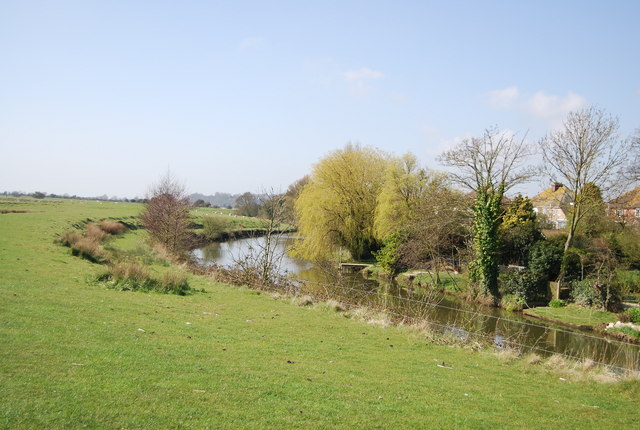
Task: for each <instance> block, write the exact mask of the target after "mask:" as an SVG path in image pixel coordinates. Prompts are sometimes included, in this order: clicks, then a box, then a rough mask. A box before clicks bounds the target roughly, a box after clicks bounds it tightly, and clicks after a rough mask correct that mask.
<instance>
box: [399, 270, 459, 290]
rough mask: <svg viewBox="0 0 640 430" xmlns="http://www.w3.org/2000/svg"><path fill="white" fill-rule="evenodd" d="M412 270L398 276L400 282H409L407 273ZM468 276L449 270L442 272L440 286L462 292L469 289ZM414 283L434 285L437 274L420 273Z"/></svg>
mask: <svg viewBox="0 0 640 430" xmlns="http://www.w3.org/2000/svg"><path fill="white" fill-rule="evenodd" d="M411 273H412V272H406V273H401V274H400V275H399V276H398V282H399V283H401V284H406V283H408V282H409V281H408V278H407V275H409V274H411ZM467 282H468V281H467V277H466V276H465V275H461V274H457V273H449V272H440V284H439V287H440V288H442V289H443V290H444V291H447V292H450V293H453V294H460V293H463V292H465V291H466V290H467ZM413 283H414V284H421V285H433V284H434V283H435V275H431V274H429V273H418V274H417V275H416V276H415V278H414V280H413Z"/></svg>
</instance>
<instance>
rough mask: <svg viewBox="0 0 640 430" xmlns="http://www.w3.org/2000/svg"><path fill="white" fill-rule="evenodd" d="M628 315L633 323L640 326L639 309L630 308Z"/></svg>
mask: <svg viewBox="0 0 640 430" xmlns="http://www.w3.org/2000/svg"><path fill="white" fill-rule="evenodd" d="M627 314H628V315H629V317H630V319H631V322H632V323H634V324H640V309H639V308H629V309H627Z"/></svg>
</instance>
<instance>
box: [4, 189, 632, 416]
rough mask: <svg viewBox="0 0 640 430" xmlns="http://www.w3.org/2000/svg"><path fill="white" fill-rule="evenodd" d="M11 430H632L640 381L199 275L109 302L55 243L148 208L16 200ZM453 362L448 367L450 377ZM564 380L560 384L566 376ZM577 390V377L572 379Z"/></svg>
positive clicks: (11, 246)
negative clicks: (430, 334) (535, 361)
mask: <svg viewBox="0 0 640 430" xmlns="http://www.w3.org/2000/svg"><path fill="white" fill-rule="evenodd" d="M0 209H13V210H16V209H19V210H27V211H29V212H28V213H8V214H0V428H12V429H15V428H18V429H20V428H25V429H27V428H29V429H32V428H47V429H51V428H92V429H93V428H98V429H99V428H105V429H120V428H127V429H137V428H153V429H158V428H196V429H200V428H215V429H220V428H393V429H398V428H507V427H508V428H625V427H626V428H632V427H634V426H635V425H637V422H638V420H639V419H640V412H639V409H638V407H637V399H638V398H639V397H640V383H638V382H635V381H624V382H616V383H605V384H603V383H596V382H591V381H587V380H581V379H580V378H577V377H575V376H574V375H572V374H570V373H569V372H568V373H567V374H566V375H565V374H563V373H558V372H557V371H551V370H549V369H547V368H546V367H544V366H542V365H538V366H533V365H527V364H526V363H525V362H524V361H523V360H515V361H503V360H499V359H498V358H496V356H495V355H494V354H491V353H488V352H472V351H470V350H466V349H461V348H456V347H449V346H441V345H435V344H430V343H427V342H426V341H425V340H424V339H422V338H421V337H419V336H418V335H417V334H411V333H410V332H408V331H407V330H403V329H400V328H386V329H385V328H380V327H375V326H370V325H367V324H365V323H360V322H356V321H353V320H349V319H346V318H344V317H343V316H341V315H340V314H338V313H330V312H327V311H323V310H320V309H319V308H317V307H304V308H303V307H297V306H293V305H291V304H290V303H288V302H287V301H284V300H274V299H273V298H271V297H270V296H268V295H264V294H259V293H257V292H255V291H250V290H246V289H242V288H236V287H230V286H226V285H221V284H216V283H213V282H210V281H208V280H206V279H203V278H197V277H194V278H192V279H191V281H190V282H191V284H192V286H194V287H197V288H204V289H205V290H206V293H197V294H194V295H190V296H186V297H181V296H174V295H162V294H156V293H131V292H123V291H115V290H109V289H106V288H104V287H102V286H100V285H95V284H92V283H91V282H88V280H90V279H91V278H92V277H93V276H95V274H96V273H98V272H99V271H100V269H101V268H100V267H99V266H98V265H95V264H91V263H88V262H86V261H84V260H81V259H79V258H76V257H72V256H71V255H70V253H69V250H68V249H67V248H63V247H61V246H58V245H55V244H54V243H53V239H54V235H55V234H56V233H61V232H63V231H65V230H66V229H68V228H69V226H70V225H72V224H73V223H74V222H76V221H78V220H80V219H85V218H88V217H89V218H93V219H100V218H107V217H125V216H132V215H135V214H136V213H137V212H138V211H139V209H140V208H139V206H137V205H135V204H122V203H119V204H116V203H103V204H98V203H95V202H76V201H64V202H61V203H58V202H53V201H47V200H45V201H41V202H24V203H15V202H3V201H0ZM442 362H445V363H446V368H443V367H438V364H441V363H442ZM561 378H562V379H561ZM563 379H564V380H563Z"/></svg>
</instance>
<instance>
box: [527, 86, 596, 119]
mask: <svg viewBox="0 0 640 430" xmlns="http://www.w3.org/2000/svg"><path fill="white" fill-rule="evenodd" d="M586 105H587V99H585V98H584V97H582V96H581V95H580V94H576V93H573V92H571V91H569V93H568V94H567V95H566V96H565V97H560V96H556V95H553V94H546V93H545V92H544V91H538V92H537V93H535V94H534V95H533V96H531V97H530V98H529V99H527V100H525V101H524V102H523V106H524V108H525V109H526V110H527V111H528V112H530V113H532V114H533V115H535V116H537V117H539V118H545V119H555V118H557V117H564V116H565V115H566V114H568V113H569V112H571V111H573V110H576V109H580V108H582V107H584V106H586Z"/></svg>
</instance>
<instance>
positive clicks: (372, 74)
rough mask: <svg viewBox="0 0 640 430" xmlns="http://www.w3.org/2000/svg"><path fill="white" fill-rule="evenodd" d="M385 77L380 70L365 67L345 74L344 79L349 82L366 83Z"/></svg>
mask: <svg viewBox="0 0 640 430" xmlns="http://www.w3.org/2000/svg"><path fill="white" fill-rule="evenodd" d="M382 77H384V74H383V73H382V72H380V71H378V70H373V69H369V68H367V67H363V68H361V69H358V70H347V71H346V72H344V78H345V79H346V80H347V81H366V80H375V79H380V78H382Z"/></svg>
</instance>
